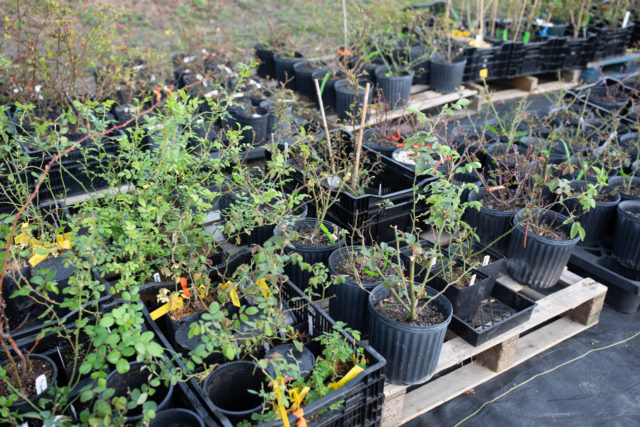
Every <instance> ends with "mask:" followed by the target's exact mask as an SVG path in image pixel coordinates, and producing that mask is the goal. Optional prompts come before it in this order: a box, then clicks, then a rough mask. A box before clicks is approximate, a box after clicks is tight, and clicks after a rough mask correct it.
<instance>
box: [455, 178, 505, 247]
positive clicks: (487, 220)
mask: <svg viewBox="0 0 640 427" xmlns="http://www.w3.org/2000/svg"><path fill="white" fill-rule="evenodd" d="M484 197H487V190H486V188H481V189H480V191H478V192H476V191H472V192H470V193H469V201H470V202H472V201H481V200H482V199H483V198H484ZM515 213H516V212H515V211H497V210H495V209H489V208H486V207H484V206H483V207H481V208H480V210H479V211H478V210H476V209H475V208H468V209H467V210H466V211H465V213H464V220H465V221H466V222H467V224H469V225H470V226H472V227H474V228H475V229H476V233H477V234H478V237H479V238H480V243H482V245H483V246H487V245H490V244H492V243H493V242H494V240H496V239H497V238H498V237H500V236H502V235H505V234H506V235H505V236H504V237H502V238H500V240H498V241H496V242H495V243H493V245H492V246H491V247H492V248H493V249H495V250H497V251H498V252H500V253H502V254H504V253H506V250H507V248H508V247H509V234H507V233H508V232H509V230H511V218H512V217H513V215H514V214H515Z"/></svg>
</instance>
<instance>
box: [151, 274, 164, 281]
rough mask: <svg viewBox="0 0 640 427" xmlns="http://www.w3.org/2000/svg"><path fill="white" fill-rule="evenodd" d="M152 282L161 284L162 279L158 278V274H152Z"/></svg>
mask: <svg viewBox="0 0 640 427" xmlns="http://www.w3.org/2000/svg"><path fill="white" fill-rule="evenodd" d="M153 281H154V282H158V283H160V282H162V278H160V273H153Z"/></svg>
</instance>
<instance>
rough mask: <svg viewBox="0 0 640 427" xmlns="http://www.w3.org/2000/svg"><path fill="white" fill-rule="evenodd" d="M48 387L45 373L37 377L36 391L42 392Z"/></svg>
mask: <svg viewBox="0 0 640 427" xmlns="http://www.w3.org/2000/svg"><path fill="white" fill-rule="evenodd" d="M46 389H47V376H46V375H45V374H42V375H40V376H39V377H38V378H36V393H37V394H40V393H42V392H44V391H45V390H46Z"/></svg>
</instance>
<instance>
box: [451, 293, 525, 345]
mask: <svg viewBox="0 0 640 427" xmlns="http://www.w3.org/2000/svg"><path fill="white" fill-rule="evenodd" d="M535 306H536V303H535V302H533V301H532V300H530V299H529V298H527V297H525V296H524V295H521V294H519V293H517V292H514V291H513V290H511V289H509V288H508V287H506V286H504V285H502V284H500V283H499V282H496V283H495V285H494V287H493V292H492V293H491V295H490V296H489V297H488V298H487V299H485V300H483V301H482V303H481V304H480V308H478V311H477V312H476V314H475V316H474V317H473V319H472V320H471V321H469V322H465V321H464V320H463V319H461V318H459V317H457V316H455V315H454V316H453V319H451V324H450V325H449V328H450V329H451V330H452V331H453V332H455V333H456V334H457V335H458V336H460V337H462V338H463V339H464V340H465V341H467V342H468V343H469V344H471V345H473V346H478V345H481V344H484V343H485V342H487V341H489V340H491V339H493V338H495V337H497V336H498V335H500V334H502V333H504V332H506V331H508V330H510V329H513V328H515V327H516V326H518V325H521V324H523V323H524V322H526V321H527V320H529V318H530V317H531V313H532V312H533V308H534V307H535Z"/></svg>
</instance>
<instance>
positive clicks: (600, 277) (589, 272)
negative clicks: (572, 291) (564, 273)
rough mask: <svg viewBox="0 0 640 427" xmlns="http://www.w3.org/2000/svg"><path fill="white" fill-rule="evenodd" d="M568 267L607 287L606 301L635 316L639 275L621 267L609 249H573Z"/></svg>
mask: <svg viewBox="0 0 640 427" xmlns="http://www.w3.org/2000/svg"><path fill="white" fill-rule="evenodd" d="M569 268H570V269H571V271H574V272H576V273H578V274H580V275H583V276H589V277H592V278H594V279H595V280H597V281H598V282H600V283H602V284H604V285H606V286H607V287H608V288H609V290H608V291H607V296H606V299H605V301H606V302H607V304H609V305H610V306H611V307H613V308H614V309H616V310H617V311H620V312H622V313H635V312H637V311H638V308H639V307H640V272H637V271H633V270H629V269H627V268H625V267H622V266H621V265H620V264H618V262H617V261H616V259H615V258H614V257H613V256H612V253H611V249H610V248H608V247H606V246H604V245H601V246H598V247H596V248H583V247H580V246H578V247H576V248H575V249H574V251H573V253H572V254H571V258H570V259H569Z"/></svg>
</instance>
